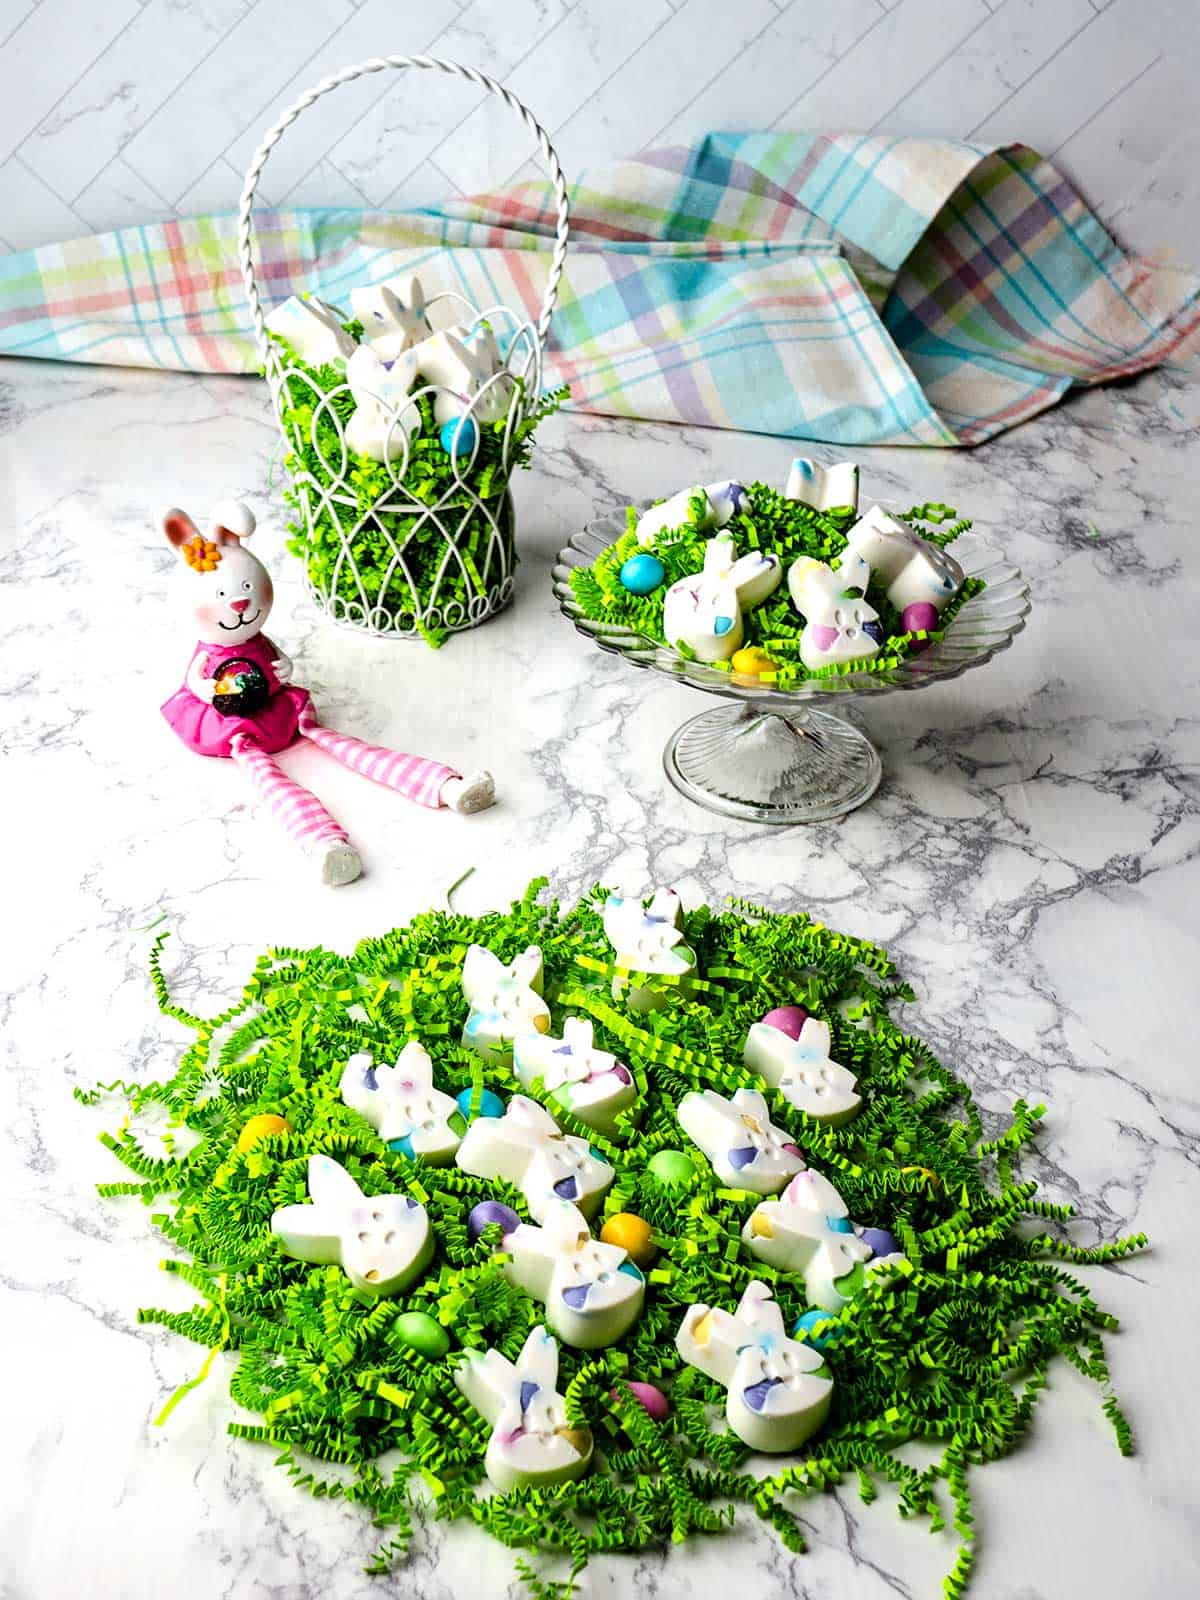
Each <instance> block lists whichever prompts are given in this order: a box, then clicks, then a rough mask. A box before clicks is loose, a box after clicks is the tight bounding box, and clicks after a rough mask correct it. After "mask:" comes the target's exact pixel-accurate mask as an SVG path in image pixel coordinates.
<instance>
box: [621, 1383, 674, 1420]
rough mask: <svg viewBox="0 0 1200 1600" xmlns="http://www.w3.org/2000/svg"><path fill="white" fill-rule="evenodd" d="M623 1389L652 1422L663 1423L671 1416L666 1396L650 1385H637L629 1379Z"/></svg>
mask: <svg viewBox="0 0 1200 1600" xmlns="http://www.w3.org/2000/svg"><path fill="white" fill-rule="evenodd" d="M625 1387H626V1388H627V1389H628V1390H629V1392H630V1394H632V1395H633V1397H634V1399H635V1400H636V1401H637V1403H638V1404H639V1405H640V1406H641V1408H642V1410H643V1411H644V1412H645V1413H646V1415H647V1416H648V1417H650V1418H651V1420H652V1421H654V1422H665V1421H666V1420H667V1418H668V1417H669V1416H670V1415H671V1407H670V1405H669V1403H668V1401H667V1397H666V1395H665V1394H664V1393H663V1392H662V1390H661V1389H656V1388H655V1386H654V1385H653V1384H652V1383H638V1382H636V1381H634V1380H633V1379H630V1380H629V1381H628V1382H627V1383H626V1384H625Z"/></svg>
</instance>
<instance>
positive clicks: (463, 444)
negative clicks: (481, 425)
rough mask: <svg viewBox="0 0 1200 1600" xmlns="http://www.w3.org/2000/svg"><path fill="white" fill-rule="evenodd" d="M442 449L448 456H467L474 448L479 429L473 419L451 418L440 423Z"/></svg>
mask: <svg viewBox="0 0 1200 1600" xmlns="http://www.w3.org/2000/svg"><path fill="white" fill-rule="evenodd" d="M440 437H441V441H442V449H443V450H444V451H445V452H446V454H447V455H448V456H469V455H470V454H471V451H472V450H474V448H475V441H476V439H478V437H479V429H478V428H477V427H476V426H475V420H474V418H473V417H451V418H450V420H449V422H443V423H442V431H441V435H440Z"/></svg>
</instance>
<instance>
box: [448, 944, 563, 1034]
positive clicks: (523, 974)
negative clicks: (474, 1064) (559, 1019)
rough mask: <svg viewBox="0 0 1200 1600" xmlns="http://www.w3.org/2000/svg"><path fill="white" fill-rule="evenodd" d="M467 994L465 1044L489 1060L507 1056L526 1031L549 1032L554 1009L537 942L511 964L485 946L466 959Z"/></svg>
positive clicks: (464, 982)
mask: <svg viewBox="0 0 1200 1600" xmlns="http://www.w3.org/2000/svg"><path fill="white" fill-rule="evenodd" d="M462 986H463V993H464V994H465V995H466V997H467V1000H468V1002H469V1003H470V1006H471V1012H470V1015H469V1016H468V1017H467V1021H466V1026H465V1027H464V1028H463V1033H462V1042H463V1044H465V1045H466V1046H467V1048H468V1049H470V1050H474V1051H475V1053H476V1055H479V1056H482V1057H483V1059H484V1060H485V1061H500V1060H504V1059H506V1058H507V1057H508V1056H509V1055H510V1054H511V1051H512V1042H513V1040H514V1039H515V1038H517V1037H518V1035H520V1034H523V1033H549V1031H550V1007H549V1006H548V1005H547V1004H546V1002H545V1001H544V1000H543V999H542V992H541V991H542V952H541V951H540V950H539V949H538V947H537V945H530V946H529V948H528V950H524V951H522V953H521V954H520V955H519V956H517V957H516V959H515V960H514V961H512V962H510V963H509V964H508V965H507V966H506V965H505V963H504V962H503V961H501V960H500V959H499V957H498V956H495V955H493V954H492V952H491V951H490V950H487V949H485V948H484V946H483V945H481V944H473V945H472V946H471V947H470V949H469V950H468V951H467V954H466V959H465V960H464V961H463V974H462Z"/></svg>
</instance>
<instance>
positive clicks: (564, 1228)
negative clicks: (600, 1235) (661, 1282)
mask: <svg viewBox="0 0 1200 1600" xmlns="http://www.w3.org/2000/svg"><path fill="white" fill-rule="evenodd" d="M504 1252H505V1254H506V1255H509V1256H511V1258H512V1259H511V1261H509V1262H508V1264H507V1265H506V1266H505V1269H504V1271H505V1276H506V1277H507V1278H508V1280H509V1282H510V1283H513V1284H515V1285H516V1286H517V1288H519V1289H524V1290H525V1292H526V1293H527V1294H530V1295H532V1296H533V1298H534V1299H535V1300H541V1301H542V1302H543V1303H544V1304H545V1307H546V1321H547V1322H548V1323H549V1324H550V1326H551V1327H552V1328H553V1329H554V1331H555V1333H556V1334H557V1335H558V1336H559V1338H560V1339H563V1340H565V1342H566V1343H567V1344H570V1345H574V1346H575V1347H576V1348H577V1349H579V1350H598V1349H600V1348H601V1347H602V1346H604V1345H608V1344H612V1343H613V1341H614V1340H615V1339H619V1338H620V1337H621V1335H622V1334H623V1333H625V1332H626V1330H627V1329H628V1328H630V1327H631V1326H632V1325H633V1323H634V1321H635V1320H636V1318H637V1316H638V1314H639V1312H640V1311H641V1309H642V1301H643V1299H644V1297H645V1292H646V1280H645V1278H644V1277H643V1276H642V1274H641V1272H640V1270H639V1269H638V1268H637V1267H636V1266H635V1265H634V1263H633V1262H632V1261H630V1259H629V1257H628V1255H627V1254H626V1252H625V1251H624V1250H622V1249H620V1248H619V1246H617V1245H612V1244H604V1243H602V1242H601V1241H600V1240H599V1239H593V1238H592V1235H591V1233H590V1231H589V1229H588V1225H587V1222H586V1221H585V1220H584V1217H583V1213H582V1212H581V1211H580V1210H579V1208H578V1207H577V1206H574V1205H572V1204H571V1203H570V1202H569V1201H566V1200H556V1201H555V1202H554V1204H553V1205H549V1206H547V1207H546V1211H545V1215H544V1216H543V1218H542V1226H541V1227H540V1228H533V1227H530V1226H529V1224H528V1223H525V1222H523V1223H521V1225H520V1226H519V1227H517V1228H514V1229H513V1231H512V1232H511V1233H509V1234H507V1235H506V1236H505V1240H504Z"/></svg>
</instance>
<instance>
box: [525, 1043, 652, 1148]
mask: <svg viewBox="0 0 1200 1600" xmlns="http://www.w3.org/2000/svg"><path fill="white" fill-rule="evenodd" d="M513 1065H514V1066H515V1067H516V1071H517V1076H518V1078H520V1080H521V1082H522V1083H523V1084H524V1085H525V1087H526V1088H527V1089H528V1088H531V1087H532V1085H533V1084H534V1082H535V1081H536V1080H537V1079H538V1078H540V1079H541V1080H542V1085H543V1087H544V1088H545V1090H546V1093H547V1094H548V1095H549V1096H550V1098H551V1099H552V1100H553V1101H554V1102H555V1103H556V1104H558V1105H560V1106H562V1107H563V1108H564V1109H565V1110H567V1111H569V1112H570V1113H571V1114H572V1116H576V1117H578V1118H579V1120H580V1121H581V1122H586V1123H587V1124H588V1126H589V1127H592V1128H599V1129H600V1130H601V1131H602V1132H605V1133H611V1132H613V1131H614V1130H615V1128H616V1125H617V1115H618V1113H619V1112H621V1111H623V1110H624V1109H625V1107H626V1106H630V1105H632V1104H633V1102H634V1101H635V1100H636V1099H637V1088H636V1086H635V1084H634V1081H633V1074H632V1073H631V1072H630V1070H629V1068H628V1067H626V1066H624V1065H622V1063H621V1062H619V1061H618V1060H617V1058H616V1056H614V1055H610V1054H609V1053H608V1051H606V1050H597V1049H595V1047H594V1046H593V1044H592V1024H591V1023H590V1022H587V1021H585V1020H584V1019H583V1018H582V1017H568V1018H567V1020H566V1022H565V1023H564V1024H563V1032H562V1038H561V1039H555V1038H553V1037H552V1036H551V1035H550V1034H541V1033H526V1034H521V1035H520V1036H519V1037H518V1038H517V1039H515V1040H514V1041H513Z"/></svg>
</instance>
